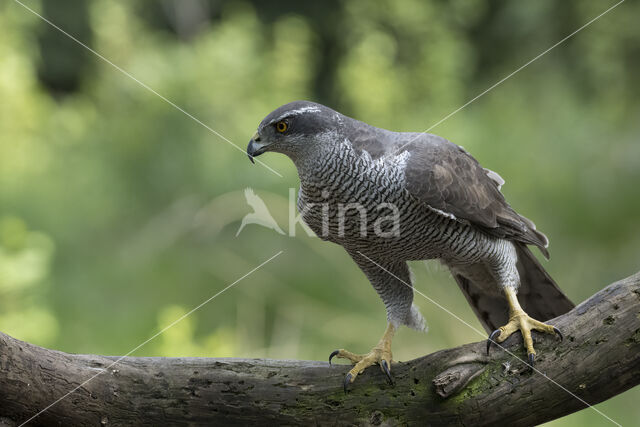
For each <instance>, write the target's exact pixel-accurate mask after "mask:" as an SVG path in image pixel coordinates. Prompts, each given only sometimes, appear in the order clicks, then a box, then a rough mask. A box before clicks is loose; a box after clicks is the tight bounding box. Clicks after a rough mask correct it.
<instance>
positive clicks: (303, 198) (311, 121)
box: [247, 101, 573, 330]
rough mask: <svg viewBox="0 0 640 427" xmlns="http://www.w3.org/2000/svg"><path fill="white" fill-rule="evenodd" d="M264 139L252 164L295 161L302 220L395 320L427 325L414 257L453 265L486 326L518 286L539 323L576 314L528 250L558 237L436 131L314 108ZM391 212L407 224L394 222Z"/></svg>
mask: <svg viewBox="0 0 640 427" xmlns="http://www.w3.org/2000/svg"><path fill="white" fill-rule="evenodd" d="M279 122H285V124H286V131H285V132H279V131H278V130H277V129H276V127H275V125H276V124H277V123H279ZM257 135H258V137H257V138H256V139H254V140H252V141H251V142H250V144H249V147H248V150H247V152H248V153H249V155H250V157H251V156H254V155H259V154H261V153H263V152H265V151H276V152H281V153H284V154H286V155H288V156H289V157H290V158H291V159H292V160H293V162H294V163H295V165H296V167H297V169H298V175H299V177H300V192H299V198H298V209H299V210H300V212H301V215H302V218H303V220H304V221H305V222H306V223H307V224H308V225H309V227H310V228H311V229H312V230H313V231H314V232H315V233H316V234H317V235H318V236H320V237H321V238H323V239H325V240H328V241H331V242H334V243H337V244H339V245H341V246H343V247H344V248H345V249H346V251H347V252H348V253H349V255H351V257H352V258H353V259H354V261H355V262H356V264H357V265H358V266H359V267H360V268H361V269H362V271H363V272H364V274H365V275H366V276H367V278H368V279H369V281H370V282H371V283H372V285H373V287H374V288H375V289H376V291H377V292H378V294H379V295H380V297H381V298H382V300H383V302H384V304H385V306H386V308H387V317H388V320H389V322H390V323H392V324H394V325H396V326H397V325H401V324H404V325H408V326H410V327H412V328H416V329H423V328H424V325H425V323H424V319H423V318H422V316H421V315H420V313H419V312H418V310H417V309H416V308H415V307H413V306H412V301H413V291H412V289H410V288H409V287H407V286H406V285H405V284H403V283H402V282H406V283H411V277H410V272H409V268H408V266H407V261H410V260H424V259H440V260H441V261H442V262H443V263H444V264H445V265H446V266H448V267H449V269H450V270H451V272H452V274H453V276H454V278H455V279H456V281H457V283H458V285H459V287H460V289H461V290H462V291H463V293H464V294H465V296H466V298H467V300H468V301H469V303H470V304H471V306H472V307H473V309H474V312H475V313H476V315H477V316H478V318H479V319H480V321H481V323H482V324H483V326H484V327H485V328H487V330H491V329H495V327H497V326H499V325H501V324H503V323H505V321H506V320H507V317H508V316H507V314H508V312H507V308H506V305H505V303H504V297H503V296H502V292H501V290H502V288H503V287H508V286H510V287H514V288H517V287H518V286H519V287H520V290H519V292H520V297H521V301H522V305H523V308H524V309H525V310H527V311H528V312H529V313H531V314H532V315H534V316H536V317H537V318H538V319H540V320H547V319H549V318H552V317H555V316H558V315H560V314H563V313H564V312H566V311H568V310H569V309H571V308H572V307H573V304H572V303H571V302H570V301H569V300H568V299H567V297H566V296H564V294H563V293H562V291H560V289H559V288H558V287H557V285H556V283H555V282H554V281H553V279H552V278H551V277H550V276H549V275H548V274H547V273H546V271H545V270H544V269H543V267H542V266H541V265H540V263H539V262H538V261H537V260H536V258H535V257H534V256H533V254H531V252H530V251H529V249H528V248H527V246H526V245H535V246H537V247H538V248H540V250H541V251H542V252H543V254H544V255H545V256H548V253H547V250H546V247H547V245H548V240H547V238H546V237H545V236H544V234H542V233H541V232H539V231H537V230H536V228H535V225H534V224H533V222H531V221H530V220H528V219H526V218H524V217H523V216H521V215H519V214H517V213H516V212H515V211H514V210H513V209H512V208H511V207H510V206H509V204H508V203H507V202H506V201H505V199H504V197H503V195H502V193H501V192H500V186H501V185H502V184H503V183H504V181H503V180H502V178H500V176H499V175H498V174H496V173H495V172H492V171H489V170H487V169H484V168H482V167H481V166H480V165H479V163H478V162H477V161H476V160H475V159H474V158H473V157H472V156H471V155H470V154H469V153H467V152H466V151H465V150H464V149H462V148H461V147H459V146H457V145H455V144H453V143H451V142H449V141H447V140H445V139H444V138H441V137H438V136H436V135H431V134H419V133H405V132H391V131H388V130H384V129H379V128H375V127H373V126H370V125H368V124H366V123H363V122H360V121H357V120H354V119H351V118H349V117H346V116H344V115H342V114H340V113H338V112H336V111H333V110H332V109H330V108H328V107H325V106H323V105H320V104H315V103H311V102H306V101H297V102H293V103H290V104H287V105H284V106H282V107H280V108H278V109H276V110H275V111H273V112H272V113H271V114H269V115H268V116H267V117H266V118H265V119H264V120H263V122H262V123H261V124H260V126H259V128H258V132H257ZM391 214H397V215H398V218H399V221H398V223H397V224H396V225H397V228H394V224H391V223H390V221H388V220H387V221H385V219H388V218H389V217H390V215H391ZM327 218H328V220H327ZM339 218H344V221H343V222H341V221H339V220H338V219H339ZM363 255H365V256H363ZM367 258H370V260H369V259H367ZM371 260H373V261H374V262H375V263H374V262H372V261H371ZM376 264H379V265H380V266H382V267H383V268H384V269H383V268H381V267H380V266H378V265H376ZM384 270H387V271H384ZM390 273H391V274H390ZM394 276H395V277H394ZM398 279H401V280H398Z"/></svg>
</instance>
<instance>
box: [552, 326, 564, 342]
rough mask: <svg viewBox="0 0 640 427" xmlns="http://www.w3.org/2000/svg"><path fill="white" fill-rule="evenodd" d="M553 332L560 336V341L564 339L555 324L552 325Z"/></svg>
mask: <svg viewBox="0 0 640 427" xmlns="http://www.w3.org/2000/svg"><path fill="white" fill-rule="evenodd" d="M553 332H555V333H556V335H557V336H558V337H560V341H562V340H563V339H564V337H563V336H562V332H560V329H558V328H556V327H555V326H554V327H553Z"/></svg>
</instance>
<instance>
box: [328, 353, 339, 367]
mask: <svg viewBox="0 0 640 427" xmlns="http://www.w3.org/2000/svg"><path fill="white" fill-rule="evenodd" d="M338 353H340V350H334V351H332V352H331V354H330V355H329V366H331V359H333V358H334V357H335V356H337V355H338Z"/></svg>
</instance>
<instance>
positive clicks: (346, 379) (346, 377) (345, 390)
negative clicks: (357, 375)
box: [344, 373, 351, 394]
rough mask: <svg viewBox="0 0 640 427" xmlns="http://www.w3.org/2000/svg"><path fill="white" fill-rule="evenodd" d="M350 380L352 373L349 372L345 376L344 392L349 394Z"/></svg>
mask: <svg viewBox="0 0 640 427" xmlns="http://www.w3.org/2000/svg"><path fill="white" fill-rule="evenodd" d="M350 382H351V373H348V374H347V375H346V376H345V377H344V394H347V386H348V385H349V383H350Z"/></svg>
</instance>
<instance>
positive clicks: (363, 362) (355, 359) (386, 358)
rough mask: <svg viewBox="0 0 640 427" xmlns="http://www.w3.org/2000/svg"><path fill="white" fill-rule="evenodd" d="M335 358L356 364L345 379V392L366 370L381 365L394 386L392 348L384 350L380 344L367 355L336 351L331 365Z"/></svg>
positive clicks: (332, 356)
mask: <svg viewBox="0 0 640 427" xmlns="http://www.w3.org/2000/svg"><path fill="white" fill-rule="evenodd" d="M389 344H390V343H389ZM334 357H339V358H341V359H348V360H350V361H351V363H353V364H354V366H353V368H351V370H350V371H349V372H348V373H347V375H346V376H345V377H344V392H345V393H346V392H347V388H348V386H349V384H351V383H352V382H354V381H355V379H356V377H357V376H358V375H359V374H361V373H362V372H363V371H364V370H365V369H366V368H368V367H369V366H373V365H376V364H377V365H380V369H382V372H384V373H385V374H386V375H387V379H388V381H389V384H393V377H392V376H391V360H392V355H391V348H390V346H389V348H384V347H383V346H381V345H380V344H379V345H377V346H375V347H374V348H372V349H371V351H370V352H369V353H367V354H355V353H352V352H350V351H347V350H343V349H340V350H335V351H334V352H333V353H331V355H330V356H329V363H331V359H333V358H334Z"/></svg>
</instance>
